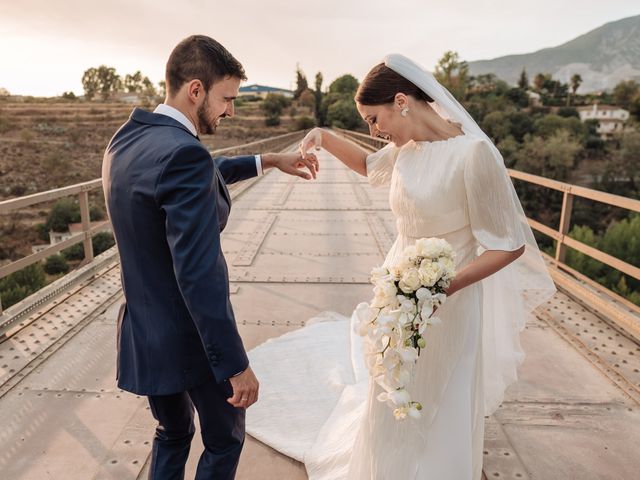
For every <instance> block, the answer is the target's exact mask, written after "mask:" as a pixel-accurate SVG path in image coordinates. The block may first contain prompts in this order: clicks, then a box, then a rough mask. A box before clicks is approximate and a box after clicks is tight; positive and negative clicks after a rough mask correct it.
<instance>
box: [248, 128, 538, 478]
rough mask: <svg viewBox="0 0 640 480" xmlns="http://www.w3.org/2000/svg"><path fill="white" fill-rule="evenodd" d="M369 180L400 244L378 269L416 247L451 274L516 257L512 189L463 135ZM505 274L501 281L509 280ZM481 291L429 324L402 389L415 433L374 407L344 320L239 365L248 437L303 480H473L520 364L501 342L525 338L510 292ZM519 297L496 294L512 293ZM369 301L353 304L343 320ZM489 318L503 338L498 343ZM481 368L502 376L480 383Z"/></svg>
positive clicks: (469, 291) (307, 330) (388, 163)
mask: <svg viewBox="0 0 640 480" xmlns="http://www.w3.org/2000/svg"><path fill="white" fill-rule="evenodd" d="M367 172H368V179H369V182H370V183H371V184H372V185H374V186H376V185H386V184H389V183H390V204H391V210H392V212H393V214H394V215H395V217H396V219H397V230H398V236H397V239H396V241H395V243H394V244H393V246H392V247H391V250H390V251H389V253H388V255H387V257H386V260H385V264H386V265H389V264H392V263H394V262H396V261H397V260H398V258H399V256H400V254H401V252H402V251H403V249H404V248H405V247H406V246H408V245H411V244H413V243H414V242H415V240H416V239H418V238H421V237H440V238H444V239H446V240H447V241H448V242H449V243H451V245H452V246H453V247H454V250H455V252H456V255H457V259H456V268H457V270H459V269H461V268H462V267H464V266H465V265H467V264H468V263H469V262H471V261H472V260H473V259H474V258H476V257H477V255H478V254H479V253H480V252H481V251H482V249H486V250H509V251H512V250H516V249H518V248H519V247H521V246H522V245H525V243H526V242H525V234H524V233H523V227H522V222H526V220H525V219H523V215H522V214H521V209H520V211H518V209H517V208H515V207H514V206H513V200H512V197H511V195H512V189H513V187H512V185H511V184H510V180H509V178H508V176H507V173H506V170H505V168H504V165H501V164H499V163H498V160H497V159H496V157H495V155H494V154H493V153H492V151H491V147H490V144H489V143H488V142H487V141H486V140H484V139H481V138H479V137H476V136H473V135H471V134H469V133H467V134H465V135H460V136H457V137H453V138H450V139H448V140H443V141H436V142H413V141H411V142H409V143H408V144H406V145H404V146H403V147H401V148H398V147H395V145H394V144H389V145H388V146H387V147H385V148H383V149H382V150H380V151H378V152H376V153H373V154H371V155H369V156H368V157H367ZM527 228H528V227H527ZM535 253H536V254H537V255H538V256H539V253H537V252H535ZM524 257H526V255H524V256H523V257H521V259H523V258H524ZM534 261H535V259H534ZM516 263H518V262H514V264H512V265H510V266H509V267H507V268H505V269H503V270H502V271H501V272H500V274H501V275H506V276H509V275H516V271H515V269H516V268H518V267H517V266H516V265H515V264H516ZM373 266H374V265H372V267H373ZM502 278H503V281H504V278H505V277H502ZM492 281H493V280H492V278H491V277H489V278H488V279H486V280H484V281H482V282H479V283H476V284H474V285H471V286H469V287H467V288H465V289H463V290H461V291H459V292H457V293H456V294H455V295H452V296H451V298H449V299H447V301H446V303H445V304H444V305H443V306H442V307H441V308H440V309H439V310H438V317H439V318H441V320H442V323H441V324H440V325H437V326H434V327H431V328H430V329H429V330H428V331H427V334H426V341H427V348H426V349H424V350H422V352H421V355H420V357H419V359H418V362H417V364H416V366H415V368H414V374H413V380H412V382H411V384H410V385H409V386H408V390H409V392H410V393H411V398H413V399H417V400H419V401H420V402H422V404H423V405H424V409H423V411H422V413H423V416H422V418H421V419H419V420H413V419H407V420H404V421H397V420H395V418H394V416H393V413H392V410H391V409H390V408H389V407H388V406H387V405H386V404H384V403H381V402H379V401H378V400H377V399H376V396H377V394H378V393H379V387H378V386H377V385H376V384H375V383H374V382H369V381H368V372H367V371H366V368H365V366H364V359H363V355H362V348H361V342H362V339H361V338H360V337H358V335H357V333H355V332H354V329H353V328H352V319H349V318H346V317H344V316H342V315H339V314H336V313H331V312H325V313H323V314H321V315H320V316H319V317H318V318H316V319H314V320H312V321H310V322H309V323H308V324H307V325H306V326H305V327H304V328H301V329H299V330H296V331H293V332H290V333H288V334H285V335H283V336H281V337H278V338H275V339H270V340H268V341H267V342H265V343H264V344H262V345H260V346H258V347H257V348H255V349H254V350H252V351H251V352H249V357H250V361H251V365H252V368H253V369H254V371H255V373H256V376H257V377H258V379H259V380H260V393H261V395H260V400H259V402H258V403H256V404H255V405H253V406H252V407H251V408H250V409H248V411H247V432H248V433H249V434H250V435H252V436H253V437H255V438H257V439H258V440H260V441H262V442H265V443H266V444H268V445H270V446H272V447H273V448H275V449H276V450H279V451H281V452H283V453H284V454H286V455H289V456H291V457H293V458H295V459H297V460H300V461H302V462H304V463H305V466H306V469H307V472H308V475H309V478H310V479H312V480H321V479H322V480H340V479H348V480H405V479H406V480H413V479H429V480H430V479H433V480H479V479H480V478H481V471H482V445H483V438H484V418H483V417H484V415H485V414H486V415H488V414H490V413H492V412H493V410H495V408H496V407H497V406H498V404H499V403H500V402H501V401H502V395H503V393H504V389H505V388H506V386H507V385H508V384H509V383H511V382H513V381H515V380H516V371H515V369H516V367H517V365H518V364H519V363H520V362H521V361H522V359H523V353H522V351H521V349H520V345H519V342H518V339H517V335H512V338H507V337H508V335H506V334H505V332H506V331H519V330H521V329H522V328H523V327H524V311H522V310H520V311H514V310H517V309H519V308H522V302H510V301H508V298H509V295H513V296H514V297H515V296H517V295H518V294H519V293H520V292H517V291H515V290H507V291H504V292H501V293H502V294H504V295H505V298H506V300H505V298H487V297H488V296H489V297H490V296H491V295H493V294H494V293H492V292H495V291H496V289H495V288H490V287H491V284H490V282H492ZM516 283H517V282H515V277H514V282H509V281H507V282H505V284H507V285H509V284H511V285H512V286H513V288H514V289H515V288H516V287H515V285H516ZM483 289H484V290H485V294H484V295H483ZM487 294H489V295H487ZM368 300H369V299H354V307H355V305H356V304H357V303H359V302H360V301H368ZM539 301H540V299H538V301H537V302H535V304H536V305H537V304H538V303H539ZM495 306H499V307H500V308H502V309H503V310H502V311H501V312H495V311H493V310H492V308H493V307H495ZM505 308H506V309H507V311H504V309H505ZM509 310H510V311H509ZM488 318H489V319H490V320H491V319H494V318H506V319H507V322H512V323H513V325H509V328H507V329H506V330H503V331H502V333H501V332H500V329H499V328H498V327H496V326H495V325H492V323H491V322H490V321H489V322H487V319H488ZM483 319H484V320H485V322H484V323H485V325H484V326H483ZM509 329H511V330H509ZM483 330H484V331H483ZM483 337H484V340H483ZM498 343H499V344H500V351H499V352H494V351H493V349H492V347H493V346H494V345H495V344H498ZM483 349H484V352H483ZM497 355H498V356H500V357H501V358H499V359H496V356H497ZM502 359H504V362H502ZM509 359H511V360H509ZM483 361H484V362H489V363H490V364H491V365H492V367H491V368H492V369H493V370H497V367H494V365H499V366H500V368H501V369H502V371H500V372H497V371H493V372H487V371H486V368H485V371H484V372H483Z"/></svg>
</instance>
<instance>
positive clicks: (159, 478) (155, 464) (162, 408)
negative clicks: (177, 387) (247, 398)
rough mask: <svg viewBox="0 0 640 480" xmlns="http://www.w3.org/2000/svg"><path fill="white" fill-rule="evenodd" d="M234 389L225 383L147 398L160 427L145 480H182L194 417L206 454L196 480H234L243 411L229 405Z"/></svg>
mask: <svg viewBox="0 0 640 480" xmlns="http://www.w3.org/2000/svg"><path fill="white" fill-rule="evenodd" d="M232 393H233V389H232V387H231V384H230V383H229V382H228V381H225V382H224V383H222V384H218V383H216V381H215V380H214V378H213V376H212V377H211V379H209V380H207V381H206V382H205V383H203V384H201V385H199V386H197V387H195V388H192V389H190V390H187V391H185V392H180V393H176V394H173V395H154V396H149V397H148V399H149V405H150V407H151V412H152V413H153V417H154V418H155V419H156V420H157V421H158V426H157V428H156V433H155V436H154V439H153V448H152V451H151V465H150V470H149V477H148V478H149V480H178V479H180V480H182V479H184V470H185V464H186V462H187V457H188V456H189V448H190V447H191V440H192V438H193V435H194V433H195V426H194V421H193V420H194V410H195V411H197V412H198V418H199V422H200V432H201V435H202V441H203V443H204V452H202V455H201V456H200V460H199V462H198V469H197V471H196V476H195V479H196V480H233V478H234V477H235V474H236V469H237V467H238V461H239V459H240V452H241V451H242V447H243V445H244V435H245V410H244V409H243V408H235V407H233V406H232V405H231V404H229V403H228V402H227V398H230V397H231V396H232Z"/></svg>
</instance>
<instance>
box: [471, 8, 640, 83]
mask: <svg viewBox="0 0 640 480" xmlns="http://www.w3.org/2000/svg"><path fill="white" fill-rule="evenodd" d="M523 68H524V69H526V71H527V75H528V77H529V80H530V81H532V80H533V77H534V76H535V75H536V74H537V73H551V74H552V76H553V78H554V79H556V80H560V81H562V82H565V83H568V82H569V79H570V78H571V77H572V76H573V75H574V74H576V73H577V74H579V75H580V76H581V77H582V80H583V82H582V84H581V86H580V88H579V89H578V93H588V92H594V91H602V90H611V89H612V88H613V87H615V85H616V84H617V83H619V82H620V81H622V80H630V79H631V80H640V15H636V16H634V17H628V18H623V19H622V20H617V21H614V22H609V23H606V24H604V25H602V26H601V27H599V28H596V29H594V30H591V31H590V32H588V33H585V34H584V35H581V36H579V37H577V38H575V39H573V40H570V41H568V42H566V43H564V44H562V45H559V46H557V47H551V48H544V49H542V50H538V51H537V52H533V53H526V54H521V55H507V56H505V57H499V58H494V59H492V60H478V61H473V62H469V70H470V72H471V74H472V75H479V74H486V73H494V74H495V75H497V76H498V78H501V79H502V80H505V81H507V82H508V83H511V84H516V83H517V81H518V78H519V77H520V73H521V72H522V69H523Z"/></svg>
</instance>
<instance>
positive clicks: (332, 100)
mask: <svg viewBox="0 0 640 480" xmlns="http://www.w3.org/2000/svg"><path fill="white" fill-rule="evenodd" d="M358 86H359V83H358V80H357V79H356V77H354V76H353V75H351V74H345V75H342V76H340V77H338V78H336V79H335V80H334V81H333V82H331V85H329V93H327V95H325V97H324V100H323V102H322V105H321V108H322V109H323V110H324V111H325V112H326V123H327V124H329V125H333V126H335V127H338V128H345V129H355V128H358V127H360V126H362V125H363V123H362V118H361V117H360V114H359V113H358V110H357V109H356V105H355V102H354V101H353V97H354V95H355V93H356V91H357V90H358Z"/></svg>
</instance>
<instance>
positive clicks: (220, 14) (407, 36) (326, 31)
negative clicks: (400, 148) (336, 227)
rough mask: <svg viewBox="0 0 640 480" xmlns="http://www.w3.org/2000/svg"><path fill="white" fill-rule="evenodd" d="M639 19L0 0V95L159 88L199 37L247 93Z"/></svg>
mask: <svg viewBox="0 0 640 480" xmlns="http://www.w3.org/2000/svg"><path fill="white" fill-rule="evenodd" d="M638 14H640V5H639V4H638V1H637V0H608V1H607V2H606V3H603V2H602V1H601V0H598V1H596V0H581V1H578V0H567V1H558V0H537V1H535V2H524V1H521V0H456V1H455V2H447V1H446V0H440V1H438V2H434V1H419V0H407V1H401V0H396V1H391V0H352V1H349V0H323V1H313V2H311V1H307V0H235V1H232V0H227V1H217V0H172V1H168V0H127V1H125V0H102V1H100V2H97V1H95V0H53V1H52V0H20V1H17V0H0V87H4V88H6V89H7V90H9V92H11V93H12V94H16V95H36V96H55V95H60V94H61V93H62V92H64V91H69V90H71V91H73V92H75V93H76V94H78V95H80V94H82V84H81V78H82V74H83V72H84V71H85V70H86V69H88V68H90V67H97V66H99V65H103V64H104V65H108V66H111V67H115V69H116V71H117V72H118V73H119V74H120V75H121V76H122V77H123V78H124V75H125V74H127V73H134V72H135V71H136V70H141V71H142V73H143V74H144V75H147V76H148V77H149V78H150V79H151V80H153V81H154V82H156V83H157V82H158V81H160V80H162V79H163V78H164V67H165V63H166V60H167V58H168V56H169V53H170V52H171V50H172V48H173V47H174V46H175V45H176V44H177V43H178V42H179V41H180V40H181V39H183V38H184V37H187V36H189V35H192V34H196V33H197V34H205V35H209V36H211V37H213V38H215V39H216V40H218V41H219V42H220V43H222V44H223V45H224V46H225V47H227V49H228V50H229V51H230V52H231V53H232V54H233V55H234V56H235V57H236V58H237V59H238V60H240V62H241V63H242V64H243V65H244V67H245V70H246V72H247V76H248V77H249V78H248V81H247V84H252V83H259V84H263V85H270V86H275V87H281V88H295V84H294V82H295V71H296V65H299V66H300V68H301V69H302V71H303V72H304V73H305V74H306V76H307V78H308V80H309V84H310V86H312V85H313V83H314V78H315V75H316V72H318V71H320V72H322V74H323V76H324V79H325V84H324V86H325V87H326V86H327V85H328V84H329V83H330V82H331V81H332V80H334V79H336V78H337V77H339V76H340V75H343V74H345V73H351V74H352V75H354V76H356V77H357V78H358V79H362V78H363V77H364V76H365V74H366V73H367V71H368V70H369V69H370V68H371V67H372V66H374V65H375V64H377V63H379V62H380V61H381V59H382V58H383V57H384V56H385V55H386V54H388V53H402V54H404V55H406V56H408V57H411V58H412V59H414V60H415V61H417V62H418V63H421V64H422V65H424V66H425V67H427V68H429V69H433V67H434V66H435V64H436V62H437V60H438V59H439V58H440V57H441V56H442V54H443V53H444V52H445V51H447V50H454V51H457V52H458V53H459V55H460V57H461V58H462V59H464V60H467V61H472V60H482V59H489V58H495V57H499V56H503V55H509V54H516V53H529V52H533V51H535V50H539V49H541V48H546V47H552V46H556V45H560V44H562V43H564V42H567V41H569V40H572V39H573V38H575V37H577V36H579V35H581V34H584V33H587V32H588V31H589V30H592V29H594V28H597V27H599V26H601V25H603V24H605V23H607V22H610V21H615V20H619V19H621V18H625V17H629V16H633V15H638Z"/></svg>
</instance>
